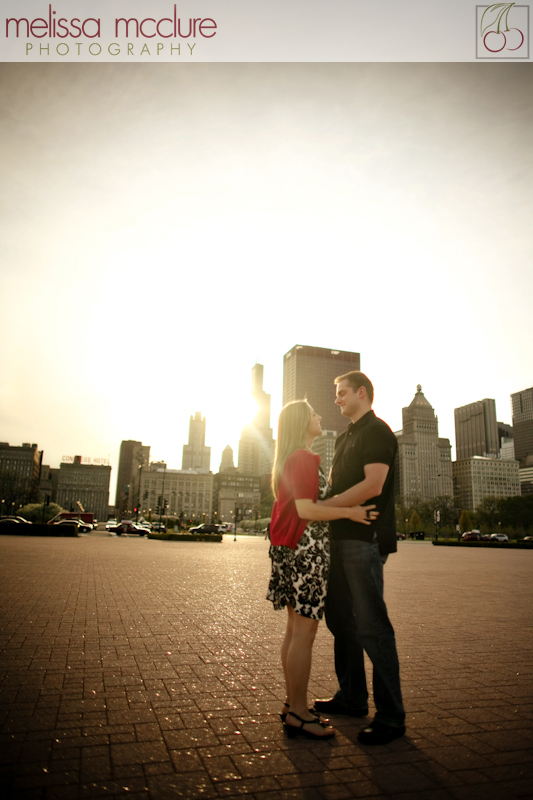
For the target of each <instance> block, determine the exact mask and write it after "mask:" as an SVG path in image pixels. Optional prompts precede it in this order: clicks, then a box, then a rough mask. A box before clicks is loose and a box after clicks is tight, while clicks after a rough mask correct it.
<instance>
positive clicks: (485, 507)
mask: <svg viewBox="0 0 533 800" xmlns="http://www.w3.org/2000/svg"><path fill="white" fill-rule="evenodd" d="M476 511H477V513H478V515H479V521H480V522H481V523H484V524H485V525H487V527H489V528H494V526H495V525H496V521H497V519H498V517H499V514H500V500H499V499H498V498H497V497H484V498H483V500H482V501H481V503H480V504H479V505H478V507H477V508H476Z"/></svg>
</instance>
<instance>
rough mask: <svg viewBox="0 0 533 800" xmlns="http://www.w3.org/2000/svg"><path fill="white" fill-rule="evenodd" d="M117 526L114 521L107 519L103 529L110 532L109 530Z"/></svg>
mask: <svg viewBox="0 0 533 800" xmlns="http://www.w3.org/2000/svg"><path fill="white" fill-rule="evenodd" d="M117 525H118V522H117V521H116V519H108V520H107V522H106V524H105V529H106V531H110V530H111V528H115V527H116V526H117Z"/></svg>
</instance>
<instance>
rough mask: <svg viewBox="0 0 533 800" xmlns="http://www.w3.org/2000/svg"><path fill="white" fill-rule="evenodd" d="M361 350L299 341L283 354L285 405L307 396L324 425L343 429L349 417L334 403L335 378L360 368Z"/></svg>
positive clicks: (326, 428) (346, 425)
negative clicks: (349, 350) (354, 351)
mask: <svg viewBox="0 0 533 800" xmlns="http://www.w3.org/2000/svg"><path fill="white" fill-rule="evenodd" d="M360 364H361V358H360V354H359V353H351V352H348V351H345V350H330V349H329V348H327V347H309V346H307V345H301V344H297V345H295V346H294V347H293V348H292V350H289V352H288V353H285V355H284V357H283V405H285V403H290V402H291V401H292V400H302V399H304V398H307V400H308V401H309V403H310V404H311V405H312V406H313V408H314V410H315V411H316V412H317V414H320V416H321V417H322V423H321V424H322V429H323V430H328V431H337V433H341V432H342V431H344V430H346V428H347V427H348V423H349V420H348V419H346V418H345V417H343V416H342V415H341V413H340V411H339V409H338V408H337V406H336V405H335V384H334V383H333V381H334V380H335V378H337V377H338V376H339V375H344V374H345V373H346V372H352V371H353V370H359V369H361V366H360Z"/></svg>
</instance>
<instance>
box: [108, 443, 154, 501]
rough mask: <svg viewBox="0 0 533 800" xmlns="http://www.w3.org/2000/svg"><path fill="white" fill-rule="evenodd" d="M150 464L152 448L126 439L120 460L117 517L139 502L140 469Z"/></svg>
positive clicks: (121, 446) (122, 446) (116, 498)
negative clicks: (137, 494) (136, 494)
mask: <svg viewBox="0 0 533 800" xmlns="http://www.w3.org/2000/svg"><path fill="white" fill-rule="evenodd" d="M149 463H150V446H149V445H143V443H142V442H136V441H134V440H133V439H126V440H125V441H122V442H121V444H120V455H119V459H118V472H117V493H116V497H115V509H116V513H117V515H119V516H120V515H122V514H125V512H126V511H131V510H132V509H133V507H134V505H135V502H136V501H137V496H134V494H135V493H138V487H139V476H138V472H139V467H147V466H148V464H149Z"/></svg>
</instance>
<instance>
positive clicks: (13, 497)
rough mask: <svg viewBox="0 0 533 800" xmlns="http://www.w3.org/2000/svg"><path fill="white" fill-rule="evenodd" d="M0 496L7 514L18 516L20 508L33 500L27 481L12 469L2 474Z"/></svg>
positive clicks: (0, 474)
mask: <svg viewBox="0 0 533 800" xmlns="http://www.w3.org/2000/svg"><path fill="white" fill-rule="evenodd" d="M0 495H1V497H0V500H2V501H3V503H4V508H5V509H6V511H5V513H6V514H14V513H16V514H18V507H19V506H21V505H23V503H27V502H28V501H29V500H30V499H31V498H30V497H28V484H27V481H26V480H25V479H24V478H22V477H21V476H20V475H19V474H18V473H17V472H15V471H14V470H11V469H4V470H2V472H0Z"/></svg>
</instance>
